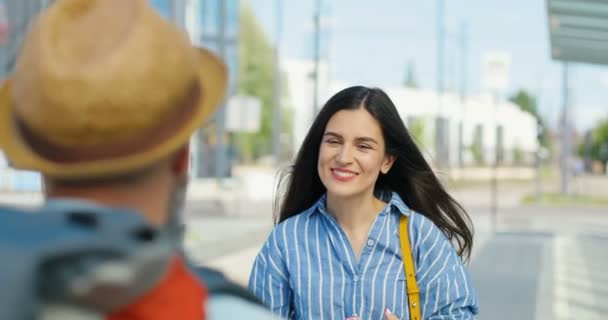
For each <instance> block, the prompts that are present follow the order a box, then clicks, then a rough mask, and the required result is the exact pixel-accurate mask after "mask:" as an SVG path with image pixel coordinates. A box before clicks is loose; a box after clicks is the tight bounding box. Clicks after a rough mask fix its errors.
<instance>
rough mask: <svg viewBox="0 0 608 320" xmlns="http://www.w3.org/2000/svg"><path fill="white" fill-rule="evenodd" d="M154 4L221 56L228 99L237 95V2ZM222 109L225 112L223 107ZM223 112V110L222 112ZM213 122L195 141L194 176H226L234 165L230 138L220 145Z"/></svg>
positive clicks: (202, 0) (199, 0)
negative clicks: (226, 76)
mask: <svg viewBox="0 0 608 320" xmlns="http://www.w3.org/2000/svg"><path fill="white" fill-rule="evenodd" d="M151 2H152V5H153V6H154V7H155V8H156V9H157V10H158V11H159V12H160V13H161V15H163V16H164V17H167V18H168V19H170V20H171V21H172V22H174V23H175V24H177V25H179V26H181V27H183V28H185V29H186V31H187V32H188V34H189V35H190V39H192V42H193V43H194V44H195V45H197V46H201V47H205V48H207V49H209V50H211V51H213V52H214V53H215V54H217V55H218V56H220V57H222V58H223V60H224V61H225V63H226V64H227V65H228V69H229V79H230V80H229V81H230V83H229V89H228V97H230V96H232V95H233V94H234V93H235V92H236V84H237V83H236V80H237V75H238V44H237V39H238V25H239V1H238V0H189V1H184V0H174V1H169V0H151ZM222 109H225V108H224V107H222ZM220 112H221V111H220ZM220 112H218V114H216V117H215V118H214V119H212V120H210V121H209V122H208V123H207V124H206V125H205V126H204V127H203V128H201V130H199V132H197V134H196V135H195V137H194V139H193V141H192V166H193V168H192V169H193V175H194V176H195V177H200V178H204V177H217V176H219V177H226V176H229V175H230V168H231V165H232V163H233V162H234V158H235V157H234V152H232V150H234V148H232V147H230V144H231V143H230V136H229V134H228V133H227V132H223V136H222V137H221V141H223V142H224V145H220V144H218V142H220V137H219V135H220V134H221V133H220V130H218V127H219V125H218V122H217V120H218V118H220V114H219V113H220Z"/></svg>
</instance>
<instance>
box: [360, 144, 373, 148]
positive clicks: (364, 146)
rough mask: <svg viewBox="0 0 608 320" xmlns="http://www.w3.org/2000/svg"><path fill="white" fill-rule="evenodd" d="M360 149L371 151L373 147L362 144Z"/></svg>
mask: <svg viewBox="0 0 608 320" xmlns="http://www.w3.org/2000/svg"><path fill="white" fill-rule="evenodd" d="M359 148H361V149H371V148H372V147H371V146H370V145H367V144H360V145H359Z"/></svg>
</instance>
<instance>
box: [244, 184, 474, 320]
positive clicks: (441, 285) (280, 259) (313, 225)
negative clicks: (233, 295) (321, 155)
mask: <svg viewBox="0 0 608 320" xmlns="http://www.w3.org/2000/svg"><path fill="white" fill-rule="evenodd" d="M386 195H387V196H388V198H389V199H384V200H385V201H387V202H388V205H387V206H386V207H385V208H384V210H383V211H382V212H381V213H380V214H379V215H378V216H377V218H376V220H375V222H374V224H373V225H372V228H371V230H370V232H369V237H368V240H367V243H366V245H365V246H364V247H363V249H362V252H361V256H360V258H359V261H356V259H355V255H354V253H353V250H352V247H351V246H350V243H349V241H348V239H347V237H346V233H345V232H344V231H343V230H342V228H341V227H340V226H339V224H338V223H337V221H336V220H335V219H334V218H333V217H332V216H331V215H329V214H328V213H327V211H326V210H325V196H323V197H321V199H319V201H318V202H317V203H316V204H315V205H314V206H312V207H311V208H310V209H308V210H306V211H304V212H302V213H301V214H298V215H296V216H294V217H291V218H289V219H287V220H285V221H284V222H282V223H281V224H279V225H277V226H276V227H275V228H274V230H273V231H272V233H271V234H270V237H269V238H268V240H267V241H266V243H265V244H264V246H263V247H262V250H261V252H260V253H259V255H258V256H257V258H256V260H255V263H254V265H253V270H252V273H251V278H250V280H249V287H250V289H251V290H252V291H253V293H254V294H255V295H256V296H257V297H259V298H260V299H262V301H264V303H265V304H267V305H268V306H269V307H270V308H271V309H272V310H273V312H275V313H276V314H278V315H280V317H281V318H282V319H315V320H316V319H331V320H334V319H340V320H343V319H345V318H347V317H352V316H358V317H360V318H361V319H378V320H383V319H384V310H385V308H389V309H390V310H391V311H392V312H393V313H394V314H395V315H396V316H397V317H399V319H402V320H405V319H409V310H408V304H407V294H406V285H405V273H404V271H403V258H402V254H401V247H400V243H399V232H398V229H399V217H400V215H402V214H403V215H406V216H408V217H409V219H408V220H409V221H408V227H409V234H410V243H411V246H412V254H413V256H414V264H415V265H416V279H417V282H418V286H419V288H420V299H421V306H422V307H421V313H422V318H423V319H473V318H474V315H475V314H477V312H478V302H477V296H476V294H475V291H474V289H473V286H472V284H471V279H470V277H469V274H468V271H467V269H466V267H465V266H464V265H463V263H462V260H461V259H460V257H458V255H457V254H456V251H455V249H454V247H453V246H452V244H451V242H450V241H449V240H448V239H447V238H446V237H445V235H444V234H443V233H442V232H441V231H440V230H439V228H437V227H436V226H435V225H434V224H433V223H432V222H431V221H430V220H429V219H428V218H426V217H424V216H423V215H421V214H418V213H415V212H413V211H411V210H410V209H409V208H408V207H407V206H406V205H405V204H404V203H403V201H402V200H401V198H400V197H399V196H398V195H397V194H396V193H392V194H389V193H386Z"/></svg>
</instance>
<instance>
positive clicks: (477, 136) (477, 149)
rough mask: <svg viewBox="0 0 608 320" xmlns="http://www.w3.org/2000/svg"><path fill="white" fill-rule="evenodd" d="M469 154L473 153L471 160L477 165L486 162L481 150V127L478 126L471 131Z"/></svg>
mask: <svg viewBox="0 0 608 320" xmlns="http://www.w3.org/2000/svg"><path fill="white" fill-rule="evenodd" d="M470 149H471V154H472V155H473V161H474V163H475V164H476V165H478V166H483V165H485V164H486V160H485V157H484V150H483V141H482V132H481V127H480V126H478V127H477V128H475V132H473V143H472V144H471V147H470Z"/></svg>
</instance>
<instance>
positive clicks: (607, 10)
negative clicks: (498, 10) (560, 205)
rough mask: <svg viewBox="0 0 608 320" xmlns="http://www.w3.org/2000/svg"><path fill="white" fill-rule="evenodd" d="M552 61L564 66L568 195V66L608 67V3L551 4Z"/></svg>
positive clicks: (560, 0) (566, 0)
mask: <svg viewBox="0 0 608 320" xmlns="http://www.w3.org/2000/svg"><path fill="white" fill-rule="evenodd" d="M546 4H547V18H548V19H547V21H548V23H549V37H550V48H551V57H552V58H553V59H554V60H556V61H561V62H563V79H562V80H563V85H562V94H563V110H562V117H561V119H562V122H561V128H560V129H561V130H560V131H561V148H560V149H561V156H560V160H561V178H562V179H561V180H562V183H561V191H562V193H563V194H566V193H568V189H569V188H568V180H569V177H570V170H569V168H570V164H571V162H570V159H571V155H572V150H573V149H574V148H573V147H572V141H571V138H572V131H571V121H570V119H569V118H570V117H569V112H568V109H569V107H570V101H569V92H568V91H569V87H570V86H569V84H568V65H569V64H570V63H586V64H596V65H608V0H547V2H546Z"/></svg>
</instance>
